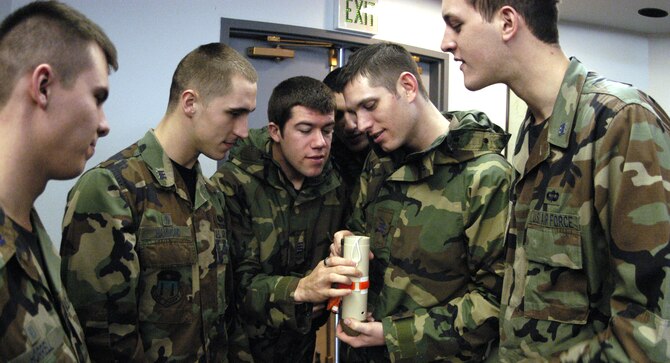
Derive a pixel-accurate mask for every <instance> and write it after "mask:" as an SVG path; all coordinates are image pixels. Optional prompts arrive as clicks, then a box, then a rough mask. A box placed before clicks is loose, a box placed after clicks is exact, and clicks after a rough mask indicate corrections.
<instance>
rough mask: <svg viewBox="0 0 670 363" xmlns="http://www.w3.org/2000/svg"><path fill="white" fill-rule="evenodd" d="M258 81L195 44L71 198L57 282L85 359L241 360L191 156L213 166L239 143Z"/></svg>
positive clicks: (217, 224)
mask: <svg viewBox="0 0 670 363" xmlns="http://www.w3.org/2000/svg"><path fill="white" fill-rule="evenodd" d="M256 81H257V75H256V71H255V70H254V68H253V67H252V66H251V64H250V63H249V62H248V61H247V60H246V59H244V58H243V57H242V56H240V55H239V54H238V53H237V52H235V51H234V50H233V49H232V48H230V47H228V46H226V45H223V44H219V43H211V44H206V45H202V46H200V47H198V48H196V49H195V50H193V51H192V52H190V53H189V54H188V55H186V57H184V58H183V59H182V60H181V62H180V63H179V65H178V66H177V69H176V70H175V73H174V76H173V78H172V86H171V89H170V98H169V102H168V107H167V112H166V114H165V116H164V117H163V119H162V120H161V122H160V123H159V124H158V126H157V127H156V129H155V130H150V131H148V132H147V133H146V135H145V136H144V137H143V138H142V139H140V140H139V141H138V142H136V143H135V144H133V145H131V146H129V147H128V148H126V149H125V150H122V151H121V152H119V153H118V154H116V155H115V156H113V157H112V158H110V159H109V160H107V161H105V162H103V163H101V164H100V165H98V166H97V167H95V168H93V169H91V170H89V171H87V172H86V173H85V174H84V175H83V176H82V177H81V178H80V179H79V181H78V182H77V184H76V185H75V186H74V187H73V189H72V190H71V191H70V193H69V195H68V204H67V209H66V212H65V217H64V220H63V227H64V230H63V241H62V244H61V255H62V257H63V265H62V276H63V280H64V282H65V285H66V287H67V289H68V292H69V293H70V296H71V297H72V302H73V304H74V305H75V309H76V310H77V312H78V314H79V316H80V318H81V321H82V325H83V326H84V330H85V332H86V342H87V344H88V346H89V350H90V352H91V357H92V358H93V360H96V361H121V362H127V361H142V362H143V361H147V362H148V361H151V362H155V361H162V360H166V361H189V362H194V361H200V362H205V361H207V362H225V361H228V360H238V359H240V358H244V356H241V354H242V353H244V352H243V351H238V349H242V348H241V347H240V346H238V344H237V343H239V344H243V343H244V339H242V338H243V336H242V337H233V336H231V334H232V333H231V329H232V327H233V322H234V316H233V314H234V311H233V308H234V305H233V301H231V299H232V298H233V296H232V291H231V290H232V285H231V283H232V276H231V271H230V267H229V262H230V257H229V244H228V240H227V236H226V234H227V233H226V224H225V223H224V222H225V220H224V216H225V213H224V201H223V195H222V194H221V193H220V192H219V191H218V190H217V189H216V187H215V186H214V185H213V184H212V183H211V182H210V181H209V180H208V179H207V178H205V177H204V176H203V175H202V173H201V171H200V166H199V163H198V156H199V155H200V154H204V155H206V156H208V157H210V158H213V159H217V160H219V159H222V158H223V157H224V156H225V154H226V152H227V151H228V150H229V149H230V148H231V147H232V146H233V144H234V143H235V141H236V140H237V139H238V138H243V137H246V136H247V131H248V130H247V120H248V115H249V113H250V112H251V111H253V110H254V109H255V108H256ZM238 338H239V340H237V339H238ZM234 339H235V342H233V340H234ZM246 354H247V355H248V352H246Z"/></svg>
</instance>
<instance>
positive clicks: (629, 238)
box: [560, 104, 670, 362]
mask: <svg viewBox="0 0 670 363" xmlns="http://www.w3.org/2000/svg"><path fill="white" fill-rule="evenodd" d="M647 107H649V106H647ZM613 111H618V112H616V113H614V112H613V116H612V117H611V118H610V119H608V120H607V125H608V129H607V131H606V133H605V135H604V136H603V137H602V139H601V140H600V141H599V145H597V147H596V150H597V151H596V154H595V155H594V160H593V162H594V163H595V166H594V176H595V181H594V187H595V200H594V206H595V209H596V212H597V215H593V216H592V218H597V219H598V221H599V222H600V224H601V225H602V227H603V233H605V237H606V239H607V241H608V244H609V252H610V254H609V265H610V266H611V269H610V271H611V272H612V275H611V277H610V278H611V279H612V280H613V285H614V291H611V292H610V291H604V292H603V293H609V294H611V298H610V309H611V315H610V319H609V322H608V326H607V328H606V329H605V330H603V331H602V332H600V333H599V334H598V335H596V336H595V337H594V338H593V339H591V340H589V341H585V342H582V343H580V344H577V345H575V346H573V347H572V348H570V349H569V350H568V351H566V352H563V354H561V356H560V360H561V361H563V362H576V361H580V362H581V361H585V362H605V361H608V362H614V361H617V362H624V361H635V362H650V361H653V362H667V361H668V358H669V357H670V329H669V326H670V320H669V319H670V258H669V257H668V256H670V243H669V242H668V236H670V214H669V213H668V206H670V135H669V133H670V129H669V128H668V125H669V123H670V119H668V116H667V115H666V114H665V112H664V111H663V110H661V109H660V108H657V109H655V110H654V111H655V112H656V114H657V115H661V117H663V119H659V118H658V116H657V115H655V114H653V113H652V112H650V110H649V109H647V108H646V107H643V106H640V105H638V104H628V105H626V106H624V108H623V109H621V110H613ZM594 293H595V292H594Z"/></svg>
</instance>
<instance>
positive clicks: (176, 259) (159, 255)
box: [140, 238, 197, 268]
mask: <svg viewBox="0 0 670 363" xmlns="http://www.w3.org/2000/svg"><path fill="white" fill-rule="evenodd" d="M196 256H197V253H196V249H195V244H194V242H193V241H191V240H190V239H178V238H171V239H158V240H143V241H140V259H141V261H142V268H164V267H176V266H190V265H193V264H195V263H196V261H197V258H196Z"/></svg>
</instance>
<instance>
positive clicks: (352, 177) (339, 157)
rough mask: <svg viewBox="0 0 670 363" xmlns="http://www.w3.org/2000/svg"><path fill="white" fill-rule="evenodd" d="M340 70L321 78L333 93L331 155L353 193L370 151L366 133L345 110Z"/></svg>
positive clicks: (337, 69)
mask: <svg viewBox="0 0 670 363" xmlns="http://www.w3.org/2000/svg"><path fill="white" fill-rule="evenodd" d="M341 71H342V68H336V69H334V70H333V71H332V72H330V73H328V75H327V76H326V78H324V79H323V83H325V84H326V86H328V87H329V88H330V89H331V90H332V91H333V94H335V106H336V109H335V129H334V134H335V137H334V138H333V145H332V147H331V156H332V160H333V162H334V163H335V165H337V167H338V170H339V172H340V175H342V179H343V180H344V183H345V184H346V185H347V188H348V190H350V191H353V192H354V193H355V190H357V189H355V188H354V186H355V185H357V184H358V179H359V178H360V176H361V171H362V170H363V163H364V162H365V158H366V157H367V156H368V153H369V152H370V142H369V141H368V135H366V134H365V133H364V132H361V131H359V130H358V128H357V127H356V117H354V116H353V115H351V114H347V112H346V105H345V104H344V95H342V86H341V85H340V84H339V83H338V82H337V77H338V75H339V74H340V72H341Z"/></svg>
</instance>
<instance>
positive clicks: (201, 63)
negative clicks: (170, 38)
mask: <svg viewBox="0 0 670 363" xmlns="http://www.w3.org/2000/svg"><path fill="white" fill-rule="evenodd" d="M235 75H240V76H242V78H244V79H246V80H248V81H249V82H251V83H256V82H257V81H258V74H257V73H256V69H254V66H252V65H251V63H249V61H248V60H247V59H246V58H244V57H243V56H242V55H240V54H239V53H238V52H237V51H236V50H235V49H233V48H231V47H230V46H228V45H225V44H221V43H209V44H203V45H201V46H199V47H197V48H196V49H194V50H192V51H191V52H190V53H188V54H187V55H186V56H185V57H184V58H182V60H181V61H180V62H179V64H178V65H177V69H175V71H174V74H173V75H172V85H171V86H170V98H169V100H168V107H167V112H168V113H169V112H171V111H172V110H174V109H175V107H177V105H178V104H179V99H180V97H181V94H182V92H184V91H185V90H187V89H193V90H195V91H196V92H197V93H198V95H199V96H200V97H201V99H202V101H203V102H204V103H207V102H209V101H210V100H211V99H213V98H216V97H221V96H225V95H227V94H228V92H230V90H231V89H232V78H233V76H235Z"/></svg>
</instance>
